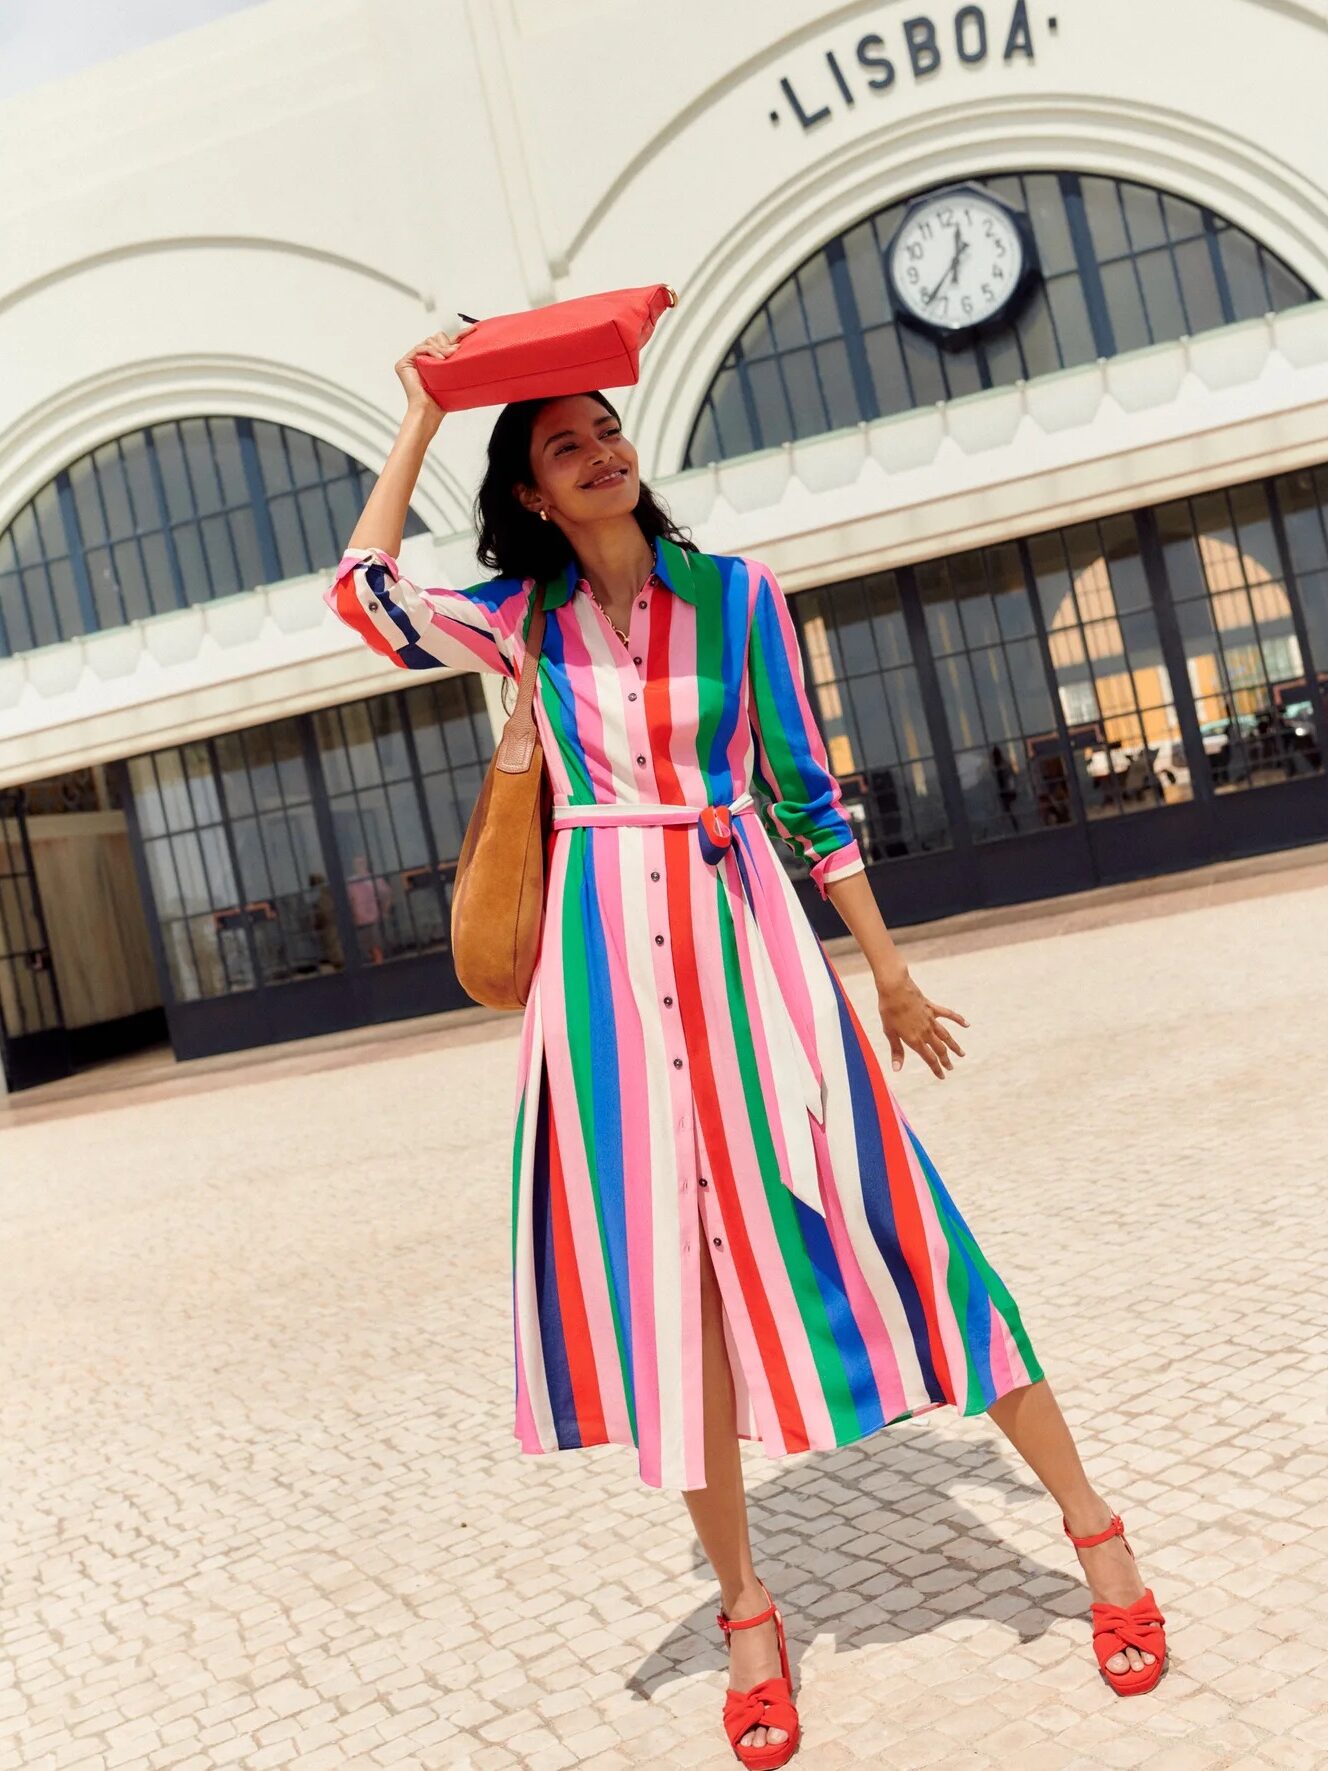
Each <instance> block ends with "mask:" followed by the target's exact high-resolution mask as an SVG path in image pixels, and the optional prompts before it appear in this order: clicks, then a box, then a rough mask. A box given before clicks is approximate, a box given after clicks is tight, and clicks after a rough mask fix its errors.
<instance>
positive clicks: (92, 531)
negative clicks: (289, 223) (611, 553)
mask: <svg viewBox="0 0 1328 1771" xmlns="http://www.w3.org/2000/svg"><path fill="white" fill-rule="evenodd" d="M373 483H374V475H373V474H372V473H371V472H370V471H369V469H368V468H366V467H362V466H361V465H360V463H359V462H358V461H355V460H353V459H352V457H351V456H349V455H347V454H346V453H345V451H344V450H342V449H335V448H333V447H332V445H331V444H330V443H325V442H323V441H322V440H321V439H320V438H318V437H311V436H307V435H306V434H305V433H304V432H303V431H299V430H292V429H291V428H290V427H289V426H288V425H284V424H269V423H268V422H266V421H265V420H263V419H257V418H185V419H179V420H171V421H170V422H169V423H164V424H154V425H152V426H150V427H149V428H148V429H147V430H138V431H132V432H130V433H129V435H127V436H123V437H116V438H114V439H113V440H112V441H111V442H109V443H103V444H102V445H101V446H100V448H97V449H94V450H93V451H92V452H91V453H90V454H88V455H84V456H81V457H80V458H79V460H77V461H75V462H72V463H71V464H70V466H68V467H67V468H64V469H63V470H62V471H61V472H60V473H58V474H57V475H56V476H55V478H54V479H53V480H52V481H50V483H49V484H48V485H46V486H43V487H42V489H41V491H40V492H38V494H37V495H36V497H35V498H33V499H31V500H30V501H29V502H28V503H27V504H25V505H24V507H23V509H22V510H21V511H19V513H18V515H17V516H16V517H15V518H14V520H13V522H12V523H11V524H10V525H9V527H8V529H6V530H5V532H4V534H3V535H0V656H5V655H7V654H9V653H13V652H26V651H30V650H31V649H32V648H34V647H36V646H48V645H51V644H53V643H54V642H55V641H57V640H65V639H70V638H72V637H73V636H74V635H76V634H80V633H93V632H96V631H97V630H98V629H99V628H105V627H122V626H124V624H125V623H126V622H129V621H137V620H140V619H141V618H142V617H143V616H145V615H160V614H164V613H165V612H166V611H167V610H170V609H182V608H186V607H188V606H189V605H190V604H191V603H206V602H210V601H211V600H212V599H213V598H214V597H223V596H233V595H234V594H235V593H236V592H237V591H243V590H250V589H252V588H253V586H254V585H257V584H275V583H277V582H278V581H279V580H281V579H283V578H296V577H299V576H300V575H301V574H302V573H305V572H316V571H319V570H322V569H323V568H325V567H328V566H335V565H336V563H337V560H338V559H339V557H340V555H341V550H342V548H343V547H344V546H345V543H346V541H347V539H348V537H349V536H350V533H351V531H352V529H353V528H354V527H355V523H356V520H357V518H358V517H359V514H360V512H361V510H362V509H363V508H364V503H365V500H366V499H367V498H368V496H369V492H370V490H371V489H372V486H373ZM424 527H425V525H424V523H423V522H421V520H420V518H419V517H418V516H416V515H415V513H414V512H413V511H412V512H411V513H410V516H409V518H408V520H407V523H406V530H405V532H406V534H407V535H415V534H419V533H420V532H421V531H422V530H423V529H424Z"/></svg>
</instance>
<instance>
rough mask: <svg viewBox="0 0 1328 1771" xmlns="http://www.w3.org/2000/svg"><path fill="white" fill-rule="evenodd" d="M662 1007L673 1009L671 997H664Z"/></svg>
mask: <svg viewBox="0 0 1328 1771" xmlns="http://www.w3.org/2000/svg"><path fill="white" fill-rule="evenodd" d="M664 1007H665V1008H672V1007H673V998H672V997H671V996H666V997H665V998H664Z"/></svg>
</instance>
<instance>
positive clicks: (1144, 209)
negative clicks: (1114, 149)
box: [1120, 184, 1167, 252]
mask: <svg viewBox="0 0 1328 1771" xmlns="http://www.w3.org/2000/svg"><path fill="white" fill-rule="evenodd" d="M1120 194H1121V205H1122V207H1123V208H1124V211H1125V225H1126V227H1127V229H1128V231H1129V236H1130V245H1131V247H1132V248H1133V249H1134V251H1136V252H1146V251H1147V250H1148V248H1149V247H1150V246H1161V245H1163V244H1164V243H1165V241H1166V237H1167V232H1166V227H1165V224H1164V223H1163V220H1162V205H1161V203H1160V201H1159V200H1158V193H1157V192H1156V191H1152V190H1149V189H1148V188H1147V187H1146V186H1145V185H1141V184H1122V185H1121V187H1120Z"/></svg>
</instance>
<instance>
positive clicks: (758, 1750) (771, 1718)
mask: <svg viewBox="0 0 1328 1771" xmlns="http://www.w3.org/2000/svg"><path fill="white" fill-rule="evenodd" d="M759 1584H760V1588H761V1591H762V1592H763V1593H764V1594H765V1596H766V1598H767V1599H770V1593H769V1591H768V1589H767V1587H766V1584H765V1582H764V1581H761V1582H760V1583H759ZM771 1617H773V1618H774V1620H775V1634H776V1635H777V1636H778V1638H779V1665H780V1668H781V1673H780V1677H779V1678H777V1679H762V1680H761V1682H760V1684H759V1685H753V1686H752V1688H751V1690H750V1691H735V1690H733V1688H732V1687H731V1686H730V1688H729V1690H728V1692H727V1693H726V1695H725V1698H724V1732H725V1734H727V1735H728V1737H729V1745H730V1746H731V1747H732V1748H733V1752H734V1756H735V1757H736V1758H737V1760H738V1762H739V1764H742V1765H748V1766H750V1767H751V1771H775V1767H776V1766H777V1765H787V1764H788V1762H789V1760H790V1759H791V1758H792V1757H793V1755H794V1753H795V1752H796V1751H797V1750H798V1737H799V1733H800V1729H799V1726H798V1712H797V1710H796V1709H795V1708H794V1704H793V1684H792V1681H791V1680H790V1678H789V1662H788V1644H787V1643H786V1642H785V1640H784V1619H783V1618H782V1617H781V1616H780V1614H779V1607H778V1606H777V1605H776V1604H775V1602H774V1600H773V1599H770V1603H769V1605H768V1606H767V1607H766V1609H765V1610H764V1611H762V1612H761V1613H759V1615H758V1616H756V1617H742V1618H738V1619H734V1618H730V1617H726V1616H725V1615H724V1613H723V1612H722V1611H717V1612H716V1613H715V1621H716V1622H717V1623H718V1624H719V1627H720V1629H722V1630H723V1632H724V1639H725V1641H726V1642H727V1640H728V1637H729V1633H730V1631H732V1630H750V1629H754V1628H755V1627H756V1625H757V1624H758V1623H765V1622H766V1621H767V1620H768V1619H769V1618H771ZM753 1728H782V1729H783V1731H784V1733H785V1734H786V1735H787V1736H788V1739H787V1740H779V1741H776V1742H775V1743H774V1744H773V1745H766V1746H739V1745H738V1742H739V1741H740V1740H741V1739H742V1737H743V1735H744V1734H747V1733H749V1732H750V1730H751V1729H753Z"/></svg>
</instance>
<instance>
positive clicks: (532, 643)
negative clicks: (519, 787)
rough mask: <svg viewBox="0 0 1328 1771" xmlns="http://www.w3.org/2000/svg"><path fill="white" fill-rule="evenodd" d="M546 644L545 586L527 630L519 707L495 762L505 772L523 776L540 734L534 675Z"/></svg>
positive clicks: (539, 591)
mask: <svg viewBox="0 0 1328 1771" xmlns="http://www.w3.org/2000/svg"><path fill="white" fill-rule="evenodd" d="M543 644H544V586H543V585H542V584H538V585H536V587H535V591H534V607H533V609H532V610H531V615H530V626H529V627H528V629H527V630H526V653H525V659H524V661H523V663H522V665H521V680H520V682H519V683H518V684H517V691H516V706H515V707H514V708H513V709H512V711H511V713H510V714H508V716H507V724H506V725H505V726H504V727H503V735H502V737H501V738H500V739H499V741H498V750H497V753H496V755H495V757H494V762H495V764H496V766H497V767H498V768H500V769H501V770H502V771H503V773H504V774H505V775H523V774H524V773H525V772H526V770H527V769H528V768H529V767H530V764H531V759H532V758H533V756H534V754H535V746H536V744H537V743H538V741H539V734H538V732H537V730H536V726H535V713H534V701H535V678H536V677H537V676H538V675H539V661H540V647H541V646H542V645H543Z"/></svg>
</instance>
